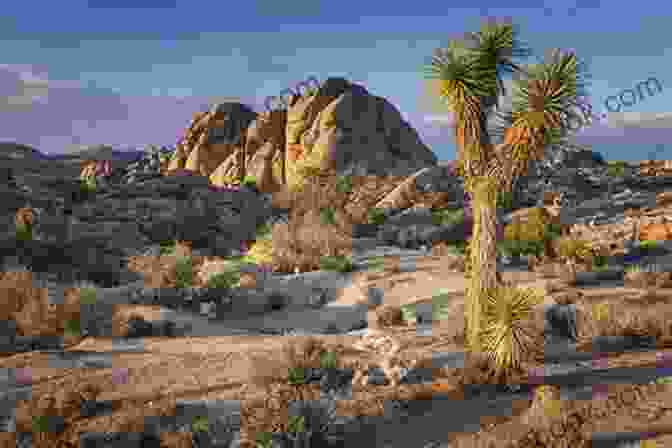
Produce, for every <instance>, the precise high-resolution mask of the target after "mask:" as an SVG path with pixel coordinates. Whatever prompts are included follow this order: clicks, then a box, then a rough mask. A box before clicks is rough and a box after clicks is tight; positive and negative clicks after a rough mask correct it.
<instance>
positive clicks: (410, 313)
mask: <svg viewBox="0 0 672 448" xmlns="http://www.w3.org/2000/svg"><path fill="white" fill-rule="evenodd" d="M431 301H432V321H439V320H444V319H446V318H448V317H449V316H448V313H447V310H448V308H449V306H450V304H451V301H452V300H451V296H450V294H448V293H444V292H439V293H437V294H435V295H433V296H432V298H431ZM416 309H417V305H416V304H407V305H402V306H401V312H402V315H403V320H404V321H405V322H415V321H416V319H417V313H416Z"/></svg>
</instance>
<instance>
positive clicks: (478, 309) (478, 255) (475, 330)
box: [465, 176, 498, 352]
mask: <svg viewBox="0 0 672 448" xmlns="http://www.w3.org/2000/svg"><path fill="white" fill-rule="evenodd" d="M471 187H472V188H471V194H472V197H473V199H472V210H473V217H474V231H473V234H472V239H471V241H472V248H471V251H470V257H471V272H470V275H469V280H468V282H469V283H468V285H467V303H466V306H467V313H466V319H465V336H466V342H467V346H468V347H469V349H470V350H471V351H475V352H478V351H480V347H481V344H480V332H481V329H482V324H483V318H482V316H483V306H484V304H485V302H486V300H487V297H488V294H490V293H491V292H492V291H493V289H494V288H496V287H497V284H498V283H497V203H496V199H497V190H496V188H497V183H496V181H495V179H492V178H490V177H485V176H484V177H479V178H475V179H474V180H473V182H472V184H471Z"/></svg>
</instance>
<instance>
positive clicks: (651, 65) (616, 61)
mask: <svg viewBox="0 0 672 448" xmlns="http://www.w3.org/2000/svg"><path fill="white" fill-rule="evenodd" d="M547 4H548V6H547V7H544V6H540V4H539V1H538V0H536V1H513V2H511V1H510V2H507V5H506V6H505V7H494V6H492V5H491V4H490V3H489V2H486V1H480V0H471V1H468V2H467V1H465V0H457V1H451V2H446V1H441V2H439V1H428V0H416V1H414V2H382V1H378V0H369V1H366V2H364V1H360V2H354V1H351V0H341V1H339V2H321V1H317V0H316V1H307V0H292V1H289V2H271V1H252V0H248V1H245V2H222V1H218V2H214V1H213V2H210V1H202V2H187V1H181V0H150V1H145V0H135V1H130V0H88V1H87V0H67V1H63V2H43V4H41V5H39V6H35V4H34V3H32V2H8V4H7V5H3V16H2V17H1V18H0V55H2V59H0V140H13V141H19V142H21V143H26V144H30V145H32V146H35V147H36V148H38V149H40V150H42V151H43V152H51V153H53V152H65V151H68V150H71V149H70V148H72V147H73V145H75V146H77V145H86V144H96V143H108V144H112V145H121V146H125V145H142V144H146V143H156V144H174V143H175V142H176V141H177V139H178V137H179V136H180V134H181V133H182V131H183V128H184V127H185V126H186V125H187V124H188V122H189V119H190V118H191V113H192V112H195V111H197V110H201V109H203V108H204V107H206V106H207V104H211V103H212V102H216V101H222V100H226V99H236V100H240V101H242V102H244V103H247V104H250V105H252V106H253V107H254V108H255V109H257V110H261V105H262V104H263V100H264V98H265V97H266V96H268V95H276V94H278V93H279V92H280V91H281V90H282V89H284V88H286V87H292V86H294V85H295V84H296V83H297V82H299V81H302V80H304V79H306V77H308V76H310V75H313V76H316V77H317V78H318V79H320V80H324V79H326V78H327V77H329V76H345V77H347V78H348V79H350V80H352V81H355V82H359V83H362V84H363V85H364V86H365V87H366V88H367V89H368V90H369V91H370V92H371V93H373V94H376V95H379V96H383V97H385V98H387V99H388V100H389V101H390V102H391V103H393V104H394V105H395V106H396V107H397V108H398V109H399V110H400V111H401V112H402V115H403V116H404V117H405V118H406V119H407V120H408V121H409V122H410V123H411V124H412V125H413V126H414V127H415V128H416V129H417V130H418V132H419V133H420V135H421V137H422V139H423V141H425V143H427V144H428V145H429V146H430V148H432V150H433V151H434V152H435V153H436V154H437V156H438V157H439V159H450V158H452V157H453V154H454V148H453V144H452V140H453V138H452V130H451V128H450V126H449V122H446V120H444V119H443V118H442V117H445V111H444V110H442V109H441V108H440V107H439V106H438V105H437V104H435V103H434V102H432V101H431V100H430V99H429V96H428V95H427V93H426V83H425V82H424V81H423V75H422V72H421V69H422V66H423V64H425V63H426V61H427V58H428V57H429V56H431V54H432V51H433V49H435V48H437V47H439V46H443V45H445V43H446V42H447V40H448V39H450V38H459V37H460V36H461V35H462V33H464V32H465V31H475V30H477V29H478V26H479V24H480V23H481V22H482V21H483V20H486V19H488V18H509V19H510V20H512V21H513V22H514V23H515V24H517V25H518V26H519V27H520V31H521V37H522V39H523V40H525V41H526V42H528V43H529V44H530V45H531V46H532V48H533V50H534V56H535V57H542V56H543V54H544V50H545V49H547V48H555V47H560V48H571V49H574V50H576V52H577V54H578V55H579V57H581V58H584V59H585V60H586V61H587V62H588V63H589V65H590V69H591V73H592V77H593V79H592V86H591V89H590V92H591V98H592V104H593V109H594V110H595V111H596V113H598V114H599V113H601V112H604V105H603V102H604V100H605V99H606V98H607V97H609V96H610V95H616V96H617V95H619V94H620V93H621V92H622V91H623V89H628V88H634V86H635V85H636V84H637V83H638V82H640V81H643V80H646V79H648V78H650V77H655V78H656V79H658V80H659V81H660V82H661V84H662V86H663V91H662V92H660V93H656V94H655V95H654V96H652V97H647V98H644V99H643V100H640V101H637V102H636V103H635V104H633V105H632V106H630V107H624V108H623V110H622V111H623V112H626V113H627V114H626V116H625V117H615V116H610V117H609V122H610V123H611V124H610V125H608V124H596V125H594V126H593V127H592V128H591V129H589V130H587V131H585V132H583V133H582V134H580V135H579V136H578V137H577V141H579V142H587V143H591V144H593V145H594V147H596V149H599V150H600V151H602V152H603V154H605V156H606V157H607V158H625V159H644V158H649V155H650V152H651V148H654V151H655V150H656V149H657V150H658V153H656V154H655V157H653V158H670V159H672V147H670V149H669V151H667V152H669V154H667V153H666V151H665V146H664V145H665V144H666V143H667V141H670V137H672V132H671V131H669V128H670V127H672V119H670V118H667V117H664V118H663V119H661V120H657V121H656V124H655V126H654V125H652V124H651V118H652V116H653V115H655V114H656V113H665V112H668V111H669V110H670V108H669V107H668V106H667V104H668V103H669V101H670V95H672V83H671V82H670V81H671V80H670V75H669V73H670V72H671V71H670V70H669V63H668V62H667V61H668V60H670V59H671V58H669V57H666V56H670V55H671V54H670V53H669V50H668V49H667V48H666V47H667V46H668V44H667V41H668V39H666V38H664V37H661V36H667V35H669V33H667V32H666V31H668V29H669V27H670V23H672V21H671V20H670V18H671V16H672V14H670V12H671V9H672V7H671V6H670V5H669V4H668V2H648V1H639V2H636V3H633V2H627V3H626V2H622V1H610V2H608V3H607V2H599V1H587V0H584V1H582V2H579V3H577V4H575V3H572V2H564V1H558V0H555V1H553V2H550V1H549V2H547ZM36 11H39V12H40V13H39V14H37V13H36ZM534 61H535V58H534V57H533V58H530V59H529V62H534ZM668 86H669V88H668ZM624 119H627V120H628V121H629V123H630V124H627V126H626V125H624V124H623V120H624ZM633 126H636V127H639V128H640V129H637V128H633ZM651 127H657V128H658V129H655V130H654V129H649V128H651ZM656 144H660V145H663V146H658V147H656V146H655V145H656ZM640 153H641V154H640Z"/></svg>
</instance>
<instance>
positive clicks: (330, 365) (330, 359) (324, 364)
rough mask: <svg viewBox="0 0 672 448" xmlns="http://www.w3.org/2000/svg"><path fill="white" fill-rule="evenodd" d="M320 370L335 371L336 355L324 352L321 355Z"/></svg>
mask: <svg viewBox="0 0 672 448" xmlns="http://www.w3.org/2000/svg"><path fill="white" fill-rule="evenodd" d="M320 368H322V369H335V368H336V353H335V352H328V351H327V352H323V353H321V354H320Z"/></svg>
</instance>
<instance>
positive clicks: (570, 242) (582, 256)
mask: <svg viewBox="0 0 672 448" xmlns="http://www.w3.org/2000/svg"><path fill="white" fill-rule="evenodd" d="M556 250H557V252H558V256H559V257H560V258H562V259H564V260H568V261H570V262H572V263H578V262H580V261H588V260H590V261H592V259H593V256H594V254H593V251H592V249H591V247H590V243H589V242H588V241H586V240H582V239H578V238H574V237H563V238H559V239H558V240H557V241H556Z"/></svg>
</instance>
